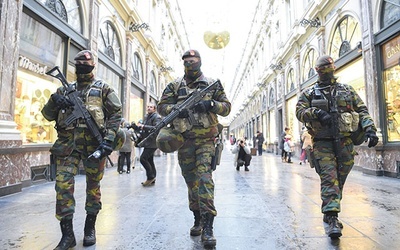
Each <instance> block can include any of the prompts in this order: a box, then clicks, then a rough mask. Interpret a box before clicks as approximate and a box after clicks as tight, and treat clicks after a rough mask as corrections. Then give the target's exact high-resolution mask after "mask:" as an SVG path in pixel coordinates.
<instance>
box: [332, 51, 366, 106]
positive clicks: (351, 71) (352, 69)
mask: <svg viewBox="0 0 400 250" xmlns="http://www.w3.org/2000/svg"><path fill="white" fill-rule="evenodd" d="M335 76H336V77H338V82H340V83H346V84H349V85H351V86H352V87H353V88H354V89H355V90H356V91H357V94H358V95H359V96H360V97H361V99H362V100H363V101H364V102H366V100H367V99H366V98H367V97H366V93H365V80H364V64H363V60H362V58H361V57H360V58H358V59H357V60H355V61H353V62H351V63H349V64H347V65H346V67H344V68H343V69H341V70H338V71H336V72H335Z"/></svg>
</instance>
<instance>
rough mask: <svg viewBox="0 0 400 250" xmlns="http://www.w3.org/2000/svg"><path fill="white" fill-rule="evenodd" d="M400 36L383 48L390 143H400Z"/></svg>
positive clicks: (383, 76) (387, 126)
mask: <svg viewBox="0 0 400 250" xmlns="http://www.w3.org/2000/svg"><path fill="white" fill-rule="evenodd" d="M399 48H400V36H397V37H394V38H393V39H391V40H389V41H388V42H386V43H385V44H383V46H382V64H383V65H382V66H383V75H382V81H383V86H384V89H385V100H386V103H385V104H386V116H387V120H386V130H387V138H388V141H389V142H398V141H400V58H399V55H400V52H399Z"/></svg>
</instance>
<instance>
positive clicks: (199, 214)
mask: <svg viewBox="0 0 400 250" xmlns="http://www.w3.org/2000/svg"><path fill="white" fill-rule="evenodd" d="M182 59H183V65H184V67H185V75H184V77H182V78H180V79H177V80H176V81H174V82H172V83H169V84H168V85H167V87H166V88H165V90H164V92H163V94H162V97H161V99H160V102H159V103H158V112H159V114H160V115H162V116H166V115H168V114H169V113H170V112H171V111H172V110H173V109H174V106H175V105H176V104H179V103H181V102H182V101H183V100H185V98H187V96H188V95H190V93H192V92H193V91H194V90H196V89H198V88H205V87H206V86H208V85H209V84H211V83H213V82H214V80H212V79H209V78H206V77H205V76H204V75H203V73H202V72H201V70H200V67H201V58H200V54H199V52H198V51H196V50H189V51H186V52H185V53H184V54H183V56H182ZM230 110H231V103H230V102H229V101H228V99H227V97H226V94H225V92H224V90H223V89H222V88H221V89H217V90H215V91H211V92H209V93H208V94H207V95H206V96H205V97H204V98H203V100H202V101H200V102H199V103H198V104H196V105H195V107H194V108H193V110H187V109H184V110H182V111H181V112H180V113H179V116H178V118H177V119H175V120H174V121H173V126H174V129H176V130H178V131H179V132H181V133H182V135H183V138H184V140H185V141H184V143H183V145H182V147H180V149H179V150H178V160H179V165H180V167H181V170H182V175H183V177H184V179H185V182H186V185H187V187H188V195H189V209H190V210H191V211H193V214H194V218H195V223H194V226H193V227H192V228H191V230H190V235H192V236H198V235H200V234H201V235H202V236H201V239H202V241H203V244H204V245H205V246H206V247H212V246H215V245H216V239H215V238H214V235H213V221H214V216H216V215H217V211H216V209H215V206H214V182H213V179H212V169H211V158H212V156H214V154H215V145H214V138H215V137H216V136H217V135H218V134H219V131H218V126H217V125H218V118H217V115H222V116H227V115H228V114H229V113H230ZM189 118H190V119H189ZM189 120H190V121H191V122H189ZM201 218H202V222H203V223H202V224H203V225H201V223H200V220H201Z"/></svg>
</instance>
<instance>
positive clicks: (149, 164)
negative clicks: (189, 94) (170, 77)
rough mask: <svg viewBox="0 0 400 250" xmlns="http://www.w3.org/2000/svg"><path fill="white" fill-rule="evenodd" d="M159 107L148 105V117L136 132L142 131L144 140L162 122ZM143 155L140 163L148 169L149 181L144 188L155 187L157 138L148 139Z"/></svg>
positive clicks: (139, 124)
mask: <svg viewBox="0 0 400 250" xmlns="http://www.w3.org/2000/svg"><path fill="white" fill-rule="evenodd" d="M156 110H157V106H156V104H154V103H149V105H147V115H146V116H145V118H144V122H143V124H142V123H138V124H137V125H136V127H134V129H135V130H137V129H140V130H142V131H143V132H142V133H143V134H142V138H145V137H147V135H148V133H149V132H150V130H151V129H153V128H154V127H155V126H156V125H157V124H158V123H159V122H160V121H161V116H160V115H159V114H157V112H156ZM143 148H144V150H143V153H142V154H141V155H140V163H142V165H143V167H144V168H145V169H146V176H147V180H146V181H144V182H142V185H143V186H144V187H147V186H150V185H153V184H154V183H155V182H156V175H157V171H156V166H155V165H154V152H156V150H157V145H156V136H152V137H150V138H149V139H147V140H146V141H145V142H144V144H143Z"/></svg>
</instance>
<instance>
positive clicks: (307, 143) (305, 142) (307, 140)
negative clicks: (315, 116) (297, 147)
mask: <svg viewBox="0 0 400 250" xmlns="http://www.w3.org/2000/svg"><path fill="white" fill-rule="evenodd" d="M301 142H302V143H301V155H300V165H301V164H302V163H304V164H305V163H306V160H307V150H311V149H312V139H311V135H310V133H308V131H307V128H306V127H304V128H303V133H302V134H301Z"/></svg>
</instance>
